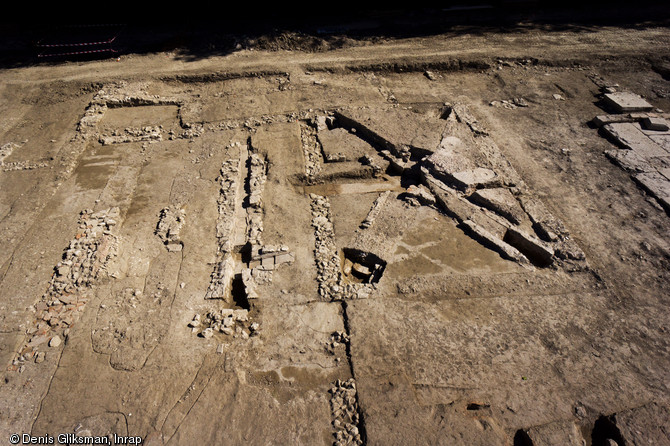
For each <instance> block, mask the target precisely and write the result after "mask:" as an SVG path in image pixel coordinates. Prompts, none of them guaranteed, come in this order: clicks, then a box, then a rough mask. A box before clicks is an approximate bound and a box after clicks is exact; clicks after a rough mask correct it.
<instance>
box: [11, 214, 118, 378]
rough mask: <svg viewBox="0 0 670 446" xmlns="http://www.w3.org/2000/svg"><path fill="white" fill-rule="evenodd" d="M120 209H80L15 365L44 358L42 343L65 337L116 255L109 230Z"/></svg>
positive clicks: (56, 342) (58, 341)
mask: <svg viewBox="0 0 670 446" xmlns="http://www.w3.org/2000/svg"><path fill="white" fill-rule="evenodd" d="M119 214H120V211H119V208H112V209H108V210H103V211H98V212H93V211H91V210H85V211H82V213H81V215H80V218H79V231H78V232H77V234H76V235H75V237H74V239H72V240H71V241H70V243H69V245H68V247H67V248H66V249H65V252H64V253H63V259H62V260H61V261H60V262H58V264H57V265H56V267H55V268H54V273H53V276H52V278H51V283H50V284H49V288H48V289H47V291H46V292H45V293H44V295H43V296H42V299H41V301H40V302H38V303H37V304H35V306H34V308H35V320H34V323H33V324H32V325H31V326H30V328H29V329H28V330H27V332H26V334H27V336H28V342H27V343H26V344H25V345H24V347H23V348H22V349H21V351H20V352H19V355H18V357H17V359H16V360H15V361H14V366H18V367H20V366H21V365H22V363H23V362H25V361H27V360H29V359H33V358H34V360H35V361H36V362H41V361H42V360H44V353H42V354H40V353H39V351H40V350H41V349H43V347H44V346H46V345H48V346H49V347H54V348H55V347H58V346H60V345H61V343H62V340H63V339H64V338H66V337H67V334H68V332H69V328H70V327H72V325H74V324H75V322H76V321H77V319H78V318H79V315H80V313H81V312H82V311H83V309H84V307H85V305H86V303H87V302H88V301H89V299H90V296H89V294H90V291H91V290H90V288H91V287H92V286H93V285H94V284H95V282H96V280H97V279H99V278H100V277H101V276H102V275H103V274H104V273H105V271H106V267H107V265H108V263H109V261H110V260H111V259H112V258H113V257H114V256H115V255H116V253H117V247H118V239H117V237H116V236H115V235H114V234H113V233H112V228H114V227H115V226H116V225H117V222H118V219H119V216H120V215H119Z"/></svg>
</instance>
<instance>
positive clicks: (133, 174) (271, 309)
mask: <svg viewBox="0 0 670 446" xmlns="http://www.w3.org/2000/svg"><path fill="white" fill-rule="evenodd" d="M265 48H266V47H262V46H256V47H253V46H251V47H242V48H240V49H238V50H236V51H233V52H231V53H230V54H225V55H223V54H212V55H210V56H208V57H190V56H189V55H188V54H184V53H182V52H180V51H178V50H173V51H167V52H155V53H149V54H121V55H119V57H118V58H116V57H114V58H110V59H101V60H89V61H70V62H62V63H50V64H38V65H33V66H21V67H16V68H5V69H2V70H1V71H0V98H1V99H2V100H0V110H1V111H2V116H3V119H2V120H1V121H0V282H1V286H0V359H1V360H2V367H3V372H2V374H3V380H2V382H1V383H0V414H1V415H0V443H2V444H10V443H11V437H10V436H11V435H12V434H18V435H20V436H22V437H21V438H20V439H21V440H22V441H23V440H26V439H29V438H28V437H23V435H24V434H25V435H29V436H30V435H31V436H33V437H35V438H34V440H35V441H37V440H38V439H40V440H42V441H47V440H48V439H49V438H53V439H54V442H55V444H59V442H60V443H61V444H77V442H78V441H79V440H78V439H82V438H86V437H88V438H89V440H97V441H102V440H105V441H109V442H110V444H114V442H116V444H123V441H130V442H132V441H141V442H142V443H143V444H148V445H164V444H165V445H168V444H169V445H177V444H179V445H182V444H183V445H194V444H198V445H199V444H202V445H205V444H278V445H279V444H282V445H283V444H307V445H313V444H337V445H344V444H356V445H360V444H369V445H373V444H374V445H390V444H399V445H400V444H402V445H411V444H417V445H418V444H445V445H454V444H463V445H613V444H617V445H619V446H624V445H642V444H644V445H647V444H654V445H667V444H670V410H669V407H670V406H669V404H670V341H669V339H670V338H669V330H670V310H669V303H670V293H669V292H668V290H670V230H669V229H670V219H669V212H670V211H669V210H668V208H667V203H668V197H670V188H669V187H668V185H670V177H663V175H664V174H667V173H668V167H670V147H669V146H668V144H667V139H668V136H667V135H668V132H667V130H665V131H664V130H658V133H654V134H653V135H652V136H654V137H655V138H658V141H659V142H658V144H657V145H656V146H654V147H655V148H654V150H660V152H654V153H653V154H649V157H650V158H649V159H648V160H651V158H653V159H654V162H655V163H657V164H654V166H655V167H654V169H656V170H654V172H655V173H654V174H655V175H656V172H658V175H660V176H658V178H660V179H658V178H657V177H654V178H657V180H658V183H654V184H655V185H660V186H659V188H658V189H654V188H653V187H652V188H651V189H650V188H649V187H647V186H645V184H646V183H641V180H640V177H636V174H635V173H634V172H631V171H630V170H626V169H625V168H622V167H621V165H620V164H617V163H615V162H613V161H612V160H611V156H610V157H608V156H606V154H605V152H606V151H611V150H612V149H615V148H616V146H615V145H614V144H613V142H612V141H611V138H610V139H608V138H605V137H604V135H603V134H602V131H599V129H598V126H597V125H594V124H593V122H592V120H593V118H594V117H596V116H601V115H607V114H610V115H617V114H616V113H612V112H611V110H605V109H604V106H603V102H602V98H603V94H606V93H608V92H614V91H626V92H632V93H635V94H637V95H639V96H641V97H642V98H644V99H645V100H646V101H647V102H648V103H650V104H651V106H652V108H651V110H647V111H645V112H644V113H646V114H645V115H644V116H651V117H653V118H658V119H660V120H663V119H666V120H670V114H667V113H666V111H667V110H670V82H669V81H668V77H667V75H668V69H667V64H668V60H670V32H668V29H667V28H665V27H638V28H630V27H627V28H622V27H615V26H612V27H604V26H603V27H596V26H593V27H590V28H588V29H564V30H556V29H552V30H545V29H542V28H539V27H538V28H535V29H529V30H525V31H515V32H481V33H476V34H475V33H451V34H448V35H432V36H423V37H413V38H397V39H389V40H384V41H370V40H368V41H366V42H365V44H360V45H347V46H346V47H342V48H340V49H332V50H328V51H317V52H314V51H301V50H300V48H294V50H290V49H277V50H272V51H271V50H268V49H265ZM271 49H276V48H271ZM664 67H665V68H664ZM664 75H665V76H666V77H665V78H664V77H663V76H664ZM622 116H623V114H618V115H617V118H616V119H619V118H621V119H624V118H623V117H622ZM640 119H642V117H640V116H637V117H633V118H630V117H629V116H627V117H625V119H624V120H627V121H628V122H631V121H632V122H633V123H635V122H638V121H639V120H640ZM637 125H639V124H637ZM645 131H646V130H645ZM659 135H660V136H659ZM647 136H649V135H647ZM652 136H649V138H652ZM654 141H656V139H655V140H654ZM650 162H651V161H650ZM624 167H625V166H624ZM638 173H639V172H638ZM644 173H646V171H645V172H644ZM636 178H637V180H635V179H636ZM655 181H656V180H655ZM664 188H665V189H664ZM664 194H665V195H664ZM61 434H62V435H66V437H60V438H59V437H58V435H61ZM126 436H129V437H130V438H127V439H126V440H124V438H125V437H126Z"/></svg>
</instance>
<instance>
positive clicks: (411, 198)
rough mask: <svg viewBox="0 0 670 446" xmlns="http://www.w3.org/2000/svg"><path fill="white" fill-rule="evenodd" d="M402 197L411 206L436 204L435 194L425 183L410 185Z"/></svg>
mask: <svg viewBox="0 0 670 446" xmlns="http://www.w3.org/2000/svg"><path fill="white" fill-rule="evenodd" d="M401 198H402V199H403V200H404V201H405V202H406V203H408V204H409V205H411V206H421V205H425V206H435V196H434V195H433V194H431V193H430V191H429V190H428V189H427V188H426V186H424V185H423V184H419V185H414V184H412V185H410V186H409V187H408V188H407V190H406V191H405V192H404V193H403V194H402V197H401Z"/></svg>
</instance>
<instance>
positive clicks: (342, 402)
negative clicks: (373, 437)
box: [330, 378, 363, 446]
mask: <svg viewBox="0 0 670 446" xmlns="http://www.w3.org/2000/svg"><path fill="white" fill-rule="evenodd" d="M330 395H331V396H330V409H331V411H332V414H333V427H334V428H335V434H334V435H335V442H334V443H333V444H334V445H336V446H344V445H362V444H363V439H362V438H361V432H360V431H359V416H360V415H359V413H358V401H357V397H356V382H355V380H354V379H353V378H350V379H348V380H346V381H342V380H339V379H338V380H337V381H336V382H335V385H334V386H333V387H331V389H330Z"/></svg>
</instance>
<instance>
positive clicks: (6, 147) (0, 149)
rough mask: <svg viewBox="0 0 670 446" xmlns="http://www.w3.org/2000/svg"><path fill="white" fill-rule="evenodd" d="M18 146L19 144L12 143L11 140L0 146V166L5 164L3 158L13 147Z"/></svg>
mask: <svg viewBox="0 0 670 446" xmlns="http://www.w3.org/2000/svg"><path fill="white" fill-rule="evenodd" d="M18 147H19V145H18V144H14V143H13V142H8V143H7V144H3V145H2V146H0V166H2V165H4V164H5V158H7V157H8V156H9V155H11V154H12V152H14V149H17V148H18Z"/></svg>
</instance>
